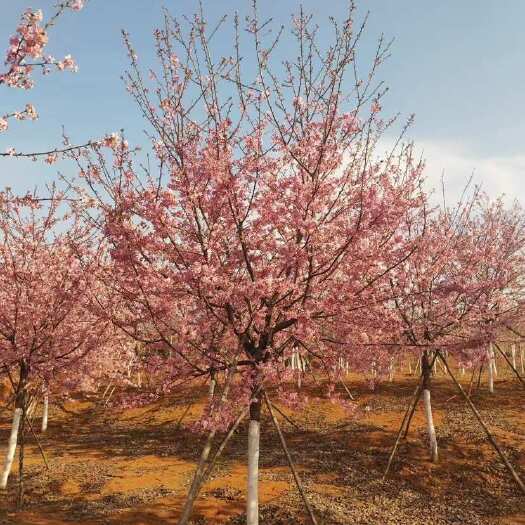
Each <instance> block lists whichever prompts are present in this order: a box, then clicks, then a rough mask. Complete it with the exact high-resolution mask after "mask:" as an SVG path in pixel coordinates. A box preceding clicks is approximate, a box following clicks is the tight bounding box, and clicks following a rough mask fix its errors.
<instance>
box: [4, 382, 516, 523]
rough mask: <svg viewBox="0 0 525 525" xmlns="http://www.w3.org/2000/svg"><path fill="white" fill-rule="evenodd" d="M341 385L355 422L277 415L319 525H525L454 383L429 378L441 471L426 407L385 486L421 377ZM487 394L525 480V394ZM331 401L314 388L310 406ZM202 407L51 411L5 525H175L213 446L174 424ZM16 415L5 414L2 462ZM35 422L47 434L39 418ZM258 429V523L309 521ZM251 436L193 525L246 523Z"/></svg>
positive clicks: (218, 476) (326, 412)
mask: <svg viewBox="0 0 525 525" xmlns="http://www.w3.org/2000/svg"><path fill="white" fill-rule="evenodd" d="M468 379H469V378H468V376H464V381H465V384H466V383H468ZM346 381H347V384H348V386H349V387H350V389H351V391H352V393H353V394H354V395H355V397H356V402H357V403H358V409H357V411H356V413H355V417H353V418H349V417H348V414H347V413H346V412H345V411H344V410H343V409H341V408H340V407H339V406H338V405H334V404H332V403H330V402H329V401H328V400H319V401H313V402H312V403H310V404H309V405H308V407H307V408H306V409H305V410H303V411H301V412H291V411H290V410H286V409H283V410H284V411H285V412H286V413H287V414H288V415H289V416H290V417H292V418H293V420H294V421H295V422H296V423H297V425H299V427H300V430H297V429H295V428H294V427H293V426H291V425H290V424H289V423H287V422H285V421H284V420H283V419H282V418H280V416H278V418H280V421H281V424H282V428H283V431H284V434H285V437H286V440H287V443H288V446H289V448H290V451H291V453H292V456H293V458H294V461H295V463H296V465H297V467H298V470H299V472H300V475H301V477H302V479H303V481H304V484H305V487H306V492H307V495H308V498H309V499H310V501H311V503H312V506H313V508H314V511H315V513H316V515H317V516H318V520H319V523H320V524H326V525H327V524H341V525H347V524H359V525H364V524H378V525H379V524H381V525H390V524H396V525H397V524H407V525H412V524H418V525H419V524H421V525H423V524H432V525H442V524H463V523H465V524H469V525H476V524H498V525H504V524H505V525H510V524H515V525H518V524H522V525H525V497H524V496H523V495H520V493H519V491H518V489H517V488H516V486H515V485H514V484H513V481H512V479H511V477H510V475H509V473H508V472H507V471H506V470H505V468H504V466H503V465H502V463H501V462H500V460H499V458H498V457H497V455H496V453H495V451H494V450H493V449H492V448H491V446H490V445H489V444H488V442H487V440H486V438H485V435H484V433H483V430H482V429H481V427H480V426H479V425H478V423H477V421H476V420H475V419H474V417H473V415H472V414H471V412H470V411H469V409H468V407H467V406H466V404H465V403H464V401H463V399H462V398H461V397H460V396H459V395H457V392H456V390H455V387H454V385H453V383H452V382H451V381H450V380H449V379H447V378H446V377H444V376H443V375H438V376H437V377H436V378H435V379H434V380H433V409H434V415H435V424H436V430H437V435H438V442H439V447H440V451H439V452H440V459H439V463H437V464H432V463H431V462H430V461H429V459H428V453H427V450H426V440H425V433H424V420H423V412H422V406H421V404H420V405H419V406H418V409H417V411H416V413H415V416H414V420H413V423H412V425H411V428H410V433H409V435H408V439H407V440H405V441H403V442H402V444H401V446H400V449H399V453H398V456H397V457H396V459H395V461H394V463H393V467H392V471H391V474H390V476H389V477H388V479H387V480H386V481H385V482H382V481H381V478H382V474H383V471H384V468H385V466H386V463H387V460H388V455H389V452H390V449H391V447H392V445H393V443H394V440H395V436H396V432H397V429H398V428H399V425H400V423H401V420H402V417H403V413H404V409H405V406H406V405H407V403H408V399H409V397H410V396H411V393H412V391H413V389H414V387H415V384H416V378H415V377H414V376H409V375H408V374H403V375H398V376H397V377H395V379H394V382H385V383H382V384H381V385H380V386H378V387H377V388H376V390H375V391H374V392H371V391H370V389H369V387H368V385H367V383H365V381H363V379H362V378H360V377H358V376H353V375H350V376H348V378H347V380H346ZM485 384H486V383H483V384H482V387H481V389H480V390H479V391H477V392H476V393H475V394H474V395H473V400H474V403H475V404H476V406H477V407H478V408H479V410H480V413H481V414H482V416H483V417H484V419H485V420H486V422H487V423H488V424H489V426H490V428H491V429H492V430H493V431H494V435H495V436H496V438H497V439H498V441H499V442H500V444H501V445H502V446H503V448H504V450H505V452H506V454H507V456H508V457H509V459H510V460H511V462H512V463H513V465H515V466H516V468H517V470H518V472H519V473H520V475H521V476H522V477H523V478H525V415H524V414H525V411H524V409H525V389H524V388H523V387H522V385H520V383H519V382H518V381H517V380H516V379H515V378H514V379H512V378H511V377H510V375H508V376H507V377H505V378H502V377H501V376H500V377H499V378H498V380H497V381H496V392H495V394H494V395H490V394H489V393H488V392H487V389H486V386H485ZM314 390H315V389H314ZM322 392H323V389H322V388H321V387H319V388H318V389H317V391H311V392H310V394H311V395H312V396H315V395H318V396H322V395H323V393H322ZM205 397H206V391H205V389H199V388H186V389H184V390H181V391H180V392H178V393H177V394H176V395H173V396H171V397H170V398H167V399H164V400H163V401H162V402H159V403H154V404H152V405H149V406H146V407H142V408H137V409H128V410H122V409H119V408H116V407H113V408H107V409H105V410H102V409H101V408H100V407H99V408H97V407H96V405H95V403H94V402H93V400H88V401H74V402H70V403H67V404H66V405H65V406H63V407H58V406H52V408H51V409H50V418H49V429H48V432H47V433H46V434H45V435H40V439H41V442H42V445H43V448H44V450H45V452H46V455H47V457H48V462H49V466H50V470H49V471H48V470H46V468H45V466H44V464H43V461H42V458H41V456H40V454H39V452H38V448H37V447H36V444H35V440H34V438H33V437H32V436H31V435H28V437H27V441H28V445H27V448H26V465H27V474H26V478H27V481H26V501H25V509H24V511H21V512H18V513H17V512H15V511H14V502H15V499H16V480H17V469H16V468H15V469H14V471H13V473H12V475H11V478H10V482H9V488H8V490H7V491H6V492H5V493H4V494H0V524H1V525H14V524H20V525H66V524H70V523H85V524H90V525H104V524H107V525H117V524H119V525H153V524H158V525H168V524H175V523H176V522H177V516H178V512H179V511H180V508H181V506H182V503H183V501H184V496H185V492H186V490H187V487H188V484H189V481H190V479H191V475H192V473H193V470H194V468H195V462H196V459H197V458H198V455H199V454H200V449H201V446H202V444H203V442H204V437H203V436H199V435H195V434H192V433H190V432H189V431H188V430H187V429H185V428H184V426H183V425H182V426H181V427H179V428H177V421H178V419H179V418H180V416H181V415H182V413H183V412H184V411H185V410H186V408H187V406H188V403H190V402H191V401H193V403H194V404H193V405H192V408H191V409H190V411H189V412H188V415H187V416H186V417H185V420H184V421H185V422H186V421H191V420H192V419H194V418H195V417H196V416H197V414H198V413H199V411H200V410H201V409H202V406H203V402H204V399H205ZM278 406H279V405H278ZM281 408H282V407H281ZM9 416H10V414H9V413H8V412H7V411H6V410H3V411H2V412H0V454H1V455H2V457H3V454H4V453H5V444H6V443H7V439H8V434H9V424H10V421H9ZM34 424H35V426H39V424H40V418H39V416H38V415H37V417H36V418H35V422H34ZM262 429H263V430H262V442H261V458H260V464H261V470H260V504H261V520H260V522H261V524H264V525H278V524H282V525H284V524H295V523H297V524H301V523H308V521H307V517H306V514H305V512H304V508H303V505H302V503H301V500H300V497H299V495H298V492H297V490H296V488H295V485H294V484H293V479H292V476H291V473H290V471H289V469H288V467H287V463H286V460H285V457H284V455H283V453H282V450H281V448H280V445H279V440H278V436H277V434H276V432H275V430H274V428H273V427H272V425H271V420H270V419H269V416H268V414H264V415H263V422H262ZM246 434H247V429H246V425H244V426H242V427H241V429H240V430H239V432H238V433H237V434H236V435H235V436H234V438H232V441H231V442H230V444H229V445H228V447H227V449H226V451H225V454H224V457H223V458H222V459H221V460H220V461H219V463H218V465H217V468H216V470H215V472H214V474H213V476H212V478H211V480H209V481H208V483H207V484H206V485H205V487H204V489H203V491H202V492H201V496H200V498H199V500H198V502H197V504H196V506H195V514H194V518H193V522H192V523H194V524H195V525H204V524H229V525H235V524H242V523H245V517H244V514H243V513H244V505H245V502H244V495H245V486H246V466H245V465H246V454H245V450H246V440H247V436H246ZM2 461H3V460H2Z"/></svg>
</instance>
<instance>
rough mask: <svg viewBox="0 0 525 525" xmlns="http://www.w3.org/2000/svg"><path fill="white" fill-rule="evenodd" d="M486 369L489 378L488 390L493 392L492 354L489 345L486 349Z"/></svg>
mask: <svg viewBox="0 0 525 525" xmlns="http://www.w3.org/2000/svg"><path fill="white" fill-rule="evenodd" d="M487 360H488V363H487V370H488V379H489V392H490V393H491V394H493V393H494V354H493V352H492V346H491V345H489V347H488V349H487Z"/></svg>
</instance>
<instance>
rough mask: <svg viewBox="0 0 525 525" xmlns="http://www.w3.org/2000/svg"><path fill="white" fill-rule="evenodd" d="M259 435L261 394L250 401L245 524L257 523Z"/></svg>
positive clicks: (255, 524)
mask: <svg viewBox="0 0 525 525" xmlns="http://www.w3.org/2000/svg"><path fill="white" fill-rule="evenodd" d="M260 437H261V394H260V393H257V394H256V395H255V397H253V398H252V400H251V403H250V422H249V425H248V494H247V498H246V525H259V446H260Z"/></svg>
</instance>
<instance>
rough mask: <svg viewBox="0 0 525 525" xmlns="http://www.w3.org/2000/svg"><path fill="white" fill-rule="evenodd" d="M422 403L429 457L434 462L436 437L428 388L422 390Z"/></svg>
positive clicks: (436, 456)
mask: <svg viewBox="0 0 525 525" xmlns="http://www.w3.org/2000/svg"><path fill="white" fill-rule="evenodd" d="M423 403H424V406H425V419H426V422H427V434H428V440H429V447H430V457H431V458H432V461H433V462H434V463H436V462H437V460H438V445H437V439H436V429H435V428H434V419H433V417H432V403H431V401H430V390H428V389H425V390H423Z"/></svg>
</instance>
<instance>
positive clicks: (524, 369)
mask: <svg viewBox="0 0 525 525" xmlns="http://www.w3.org/2000/svg"><path fill="white" fill-rule="evenodd" d="M519 349H520V361H521V373H522V374H525V350H524V349H523V348H522V346H521V343H520V345H519Z"/></svg>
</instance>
